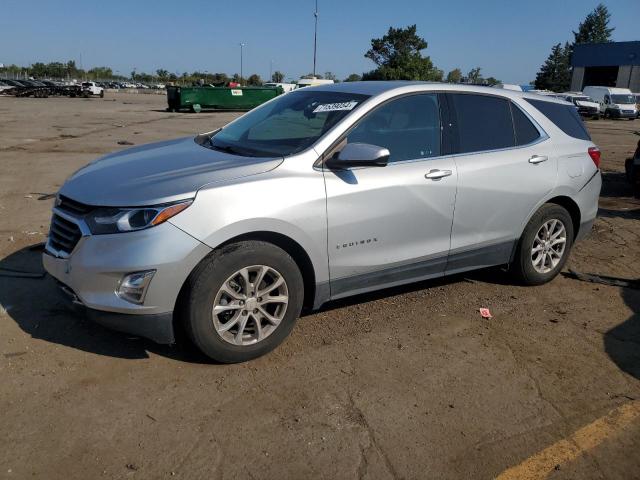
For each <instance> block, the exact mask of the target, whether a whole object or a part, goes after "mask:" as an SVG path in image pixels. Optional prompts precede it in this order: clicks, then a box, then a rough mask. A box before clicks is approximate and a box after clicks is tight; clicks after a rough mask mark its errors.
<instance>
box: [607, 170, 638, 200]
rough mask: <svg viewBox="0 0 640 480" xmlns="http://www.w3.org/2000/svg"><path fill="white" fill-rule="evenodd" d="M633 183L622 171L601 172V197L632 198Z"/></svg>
mask: <svg viewBox="0 0 640 480" xmlns="http://www.w3.org/2000/svg"><path fill="white" fill-rule="evenodd" d="M634 196H635V192H634V190H633V185H631V182H629V180H628V179H627V175H626V174H625V173H624V172H602V190H601V191H600V197H601V198H620V197H629V198H630V199H632V198H634Z"/></svg>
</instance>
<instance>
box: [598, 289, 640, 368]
mask: <svg viewBox="0 0 640 480" xmlns="http://www.w3.org/2000/svg"><path fill="white" fill-rule="evenodd" d="M621 290H622V299H623V300H624V302H625V303H626V304H627V306H628V307H629V308H630V309H631V311H632V314H631V316H630V317H629V318H628V319H627V320H626V321H624V322H623V323H621V324H620V325H618V326H616V327H614V328H612V329H611V330H609V331H608V332H606V333H605V335H604V349H605V351H606V352H607V355H609V357H610V358H611V360H612V361H613V362H614V363H615V364H616V365H617V366H618V368H620V370H622V371H623V372H626V373H628V374H629V375H631V376H633V377H634V378H636V379H637V380H640V290H635V289H632V288H621Z"/></svg>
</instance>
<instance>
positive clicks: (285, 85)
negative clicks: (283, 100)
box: [264, 82, 296, 93]
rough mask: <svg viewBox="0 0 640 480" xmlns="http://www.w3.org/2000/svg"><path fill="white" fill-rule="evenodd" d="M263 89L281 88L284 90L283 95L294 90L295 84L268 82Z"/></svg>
mask: <svg viewBox="0 0 640 480" xmlns="http://www.w3.org/2000/svg"><path fill="white" fill-rule="evenodd" d="M264 86H265V87H272V88H275V87H281V88H282V89H283V90H284V93H289V92H292V91H293V90H295V89H296V84H295V83H277V82H268V83H265V84H264Z"/></svg>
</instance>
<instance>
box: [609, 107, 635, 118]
mask: <svg viewBox="0 0 640 480" xmlns="http://www.w3.org/2000/svg"><path fill="white" fill-rule="evenodd" d="M607 111H608V112H609V115H611V118H636V116H637V113H636V112H634V111H633V110H620V109H617V108H610V109H609V110H607Z"/></svg>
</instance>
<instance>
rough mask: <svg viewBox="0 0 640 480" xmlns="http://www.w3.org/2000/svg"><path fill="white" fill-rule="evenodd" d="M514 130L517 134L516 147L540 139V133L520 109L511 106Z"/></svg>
mask: <svg viewBox="0 0 640 480" xmlns="http://www.w3.org/2000/svg"><path fill="white" fill-rule="evenodd" d="M511 114H512V115H513V130H514V131H515V132H516V145H518V146H520V145H527V144H529V143H533V142H535V141H536V140H537V139H539V138H540V132H539V131H538V129H537V128H536V126H535V125H534V124H533V123H532V122H531V120H529V118H528V117H527V116H526V115H525V114H524V112H523V111H522V110H520V108H518V107H517V106H516V105H514V104H513V103H512V104H511Z"/></svg>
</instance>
